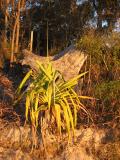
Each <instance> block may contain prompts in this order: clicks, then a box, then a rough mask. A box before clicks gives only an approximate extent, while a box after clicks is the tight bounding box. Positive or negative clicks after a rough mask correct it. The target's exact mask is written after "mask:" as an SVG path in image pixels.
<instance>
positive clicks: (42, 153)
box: [0, 70, 120, 160]
mask: <svg viewBox="0 0 120 160" xmlns="http://www.w3.org/2000/svg"><path fill="white" fill-rule="evenodd" d="M21 78H22V75H20V72H15V71H14V70H13V72H10V73H7V74H6V73H5V72H3V71H2V70H1V71H0V160H44V159H48V160H49V159H53V160H120V124H115V125H114V127H113V126H112V127H110V125H109V127H98V126H95V125H94V126H93V125H91V126H89V127H84V126H81V127H80V128H79V129H76V137H75V140H74V143H73V142H71V143H70V144H69V145H68V143H67V138H66V136H64V137H63V138H62V139H60V138H59V137H58V136H57V135H56V136H55V135H49V136H47V133H46V138H45V145H44V146H43V145H42V144H41V143H40V145H39V146H38V148H36V149H33V150H32V149H31V139H32V137H31V129H30V127H29V126H28V125H26V126H25V125H24V123H23V122H24V116H23V114H24V104H23V103H21V104H20V105H19V106H17V107H13V102H14V97H15V91H16V88H17V86H18V84H19V82H20V80H21ZM101 126H102V124H101Z"/></svg>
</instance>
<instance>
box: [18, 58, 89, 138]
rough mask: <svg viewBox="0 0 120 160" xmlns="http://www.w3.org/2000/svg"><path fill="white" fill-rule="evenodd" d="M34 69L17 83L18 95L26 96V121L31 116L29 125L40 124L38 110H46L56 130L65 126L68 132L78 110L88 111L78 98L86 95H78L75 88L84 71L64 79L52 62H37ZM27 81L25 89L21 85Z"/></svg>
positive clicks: (72, 125) (71, 128) (75, 120)
mask: <svg viewBox="0 0 120 160" xmlns="http://www.w3.org/2000/svg"><path fill="white" fill-rule="evenodd" d="M36 65H37V66H38V70H37V71H33V70H30V71H29V72H28V73H27V74H26V76H25V77H24V79H23V80H22V82H21V83H20V85H19V87H18V89H17V94H18V95H19V97H18V99H21V98H22V97H24V96H25V97H26V103H25V108H26V112H25V116H26V121H28V120H30V121H31V123H32V125H33V126H34V127H35V128H37V127H38V126H39V120H40V118H43V117H41V116H40V113H41V112H46V111H47V112H48V113H49V116H48V117H53V119H54V122H55V124H56V126H57V129H58V131H59V133H60V134H61V132H62V130H63V129H64V130H66V131H67V133H68V135H69V136H70V134H71V131H72V133H73V134H74V129H75V126H76V123H77V111H78V110H79V109H82V110H83V111H84V112H86V113H87V114H88V112H87V110H86V109H85V107H84V105H83V104H82V103H81V102H80V98H84V99H86V98H89V97H87V96H81V97H79V96H78V95H77V94H76V92H75V91H74V89H73V88H74V86H75V85H76V84H77V83H78V79H80V78H81V77H82V76H83V75H85V74H86V72H85V73H82V74H80V75H78V76H76V77H75V78H73V79H71V80H68V81H65V80H64V78H63V77H62V75H61V74H60V72H59V71H57V70H55V69H54V68H53V67H52V64H51V63H50V62H49V63H48V64H46V65H45V64H44V65H43V64H41V63H40V62H38V61H37V62H36ZM28 80H29V81H30V83H29V85H28V87H27V89H26V90H25V91H22V90H23V87H24V86H25V84H26V83H27V81H28Z"/></svg>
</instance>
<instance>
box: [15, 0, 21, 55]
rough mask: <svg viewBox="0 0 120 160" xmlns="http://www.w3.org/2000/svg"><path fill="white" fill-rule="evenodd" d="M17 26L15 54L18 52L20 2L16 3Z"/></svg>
mask: <svg viewBox="0 0 120 160" xmlns="http://www.w3.org/2000/svg"><path fill="white" fill-rule="evenodd" d="M16 20H17V22H16V23H17V26H16V42H15V52H16V53H17V52H18V48H19V32H20V1H19V2H18V13H17V19H16Z"/></svg>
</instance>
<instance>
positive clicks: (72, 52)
mask: <svg viewBox="0 0 120 160" xmlns="http://www.w3.org/2000/svg"><path fill="white" fill-rule="evenodd" d="M49 59H50V61H51V62H52V64H53V66H54V68H55V69H56V70H59V71H60V72H61V73H62V74H63V77H64V79H65V80H69V79H71V78H73V77H75V76H76V75H78V74H79V71H80V69H81V67H82V66H83V64H84V62H85V61H86V59H87V55H85V54H84V53H83V52H81V51H80V50H78V49H76V47H75V46H74V45H71V46H69V47H67V48H66V49H65V50H64V51H62V52H60V53H58V54H57V55H55V56H50V57H49ZM36 61H40V62H41V63H46V62H47V58H46V57H42V56H38V55H35V54H33V53H32V52H30V51H28V50H23V60H22V61H21V63H22V65H29V66H30V67H31V68H32V69H37V66H36Z"/></svg>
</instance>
